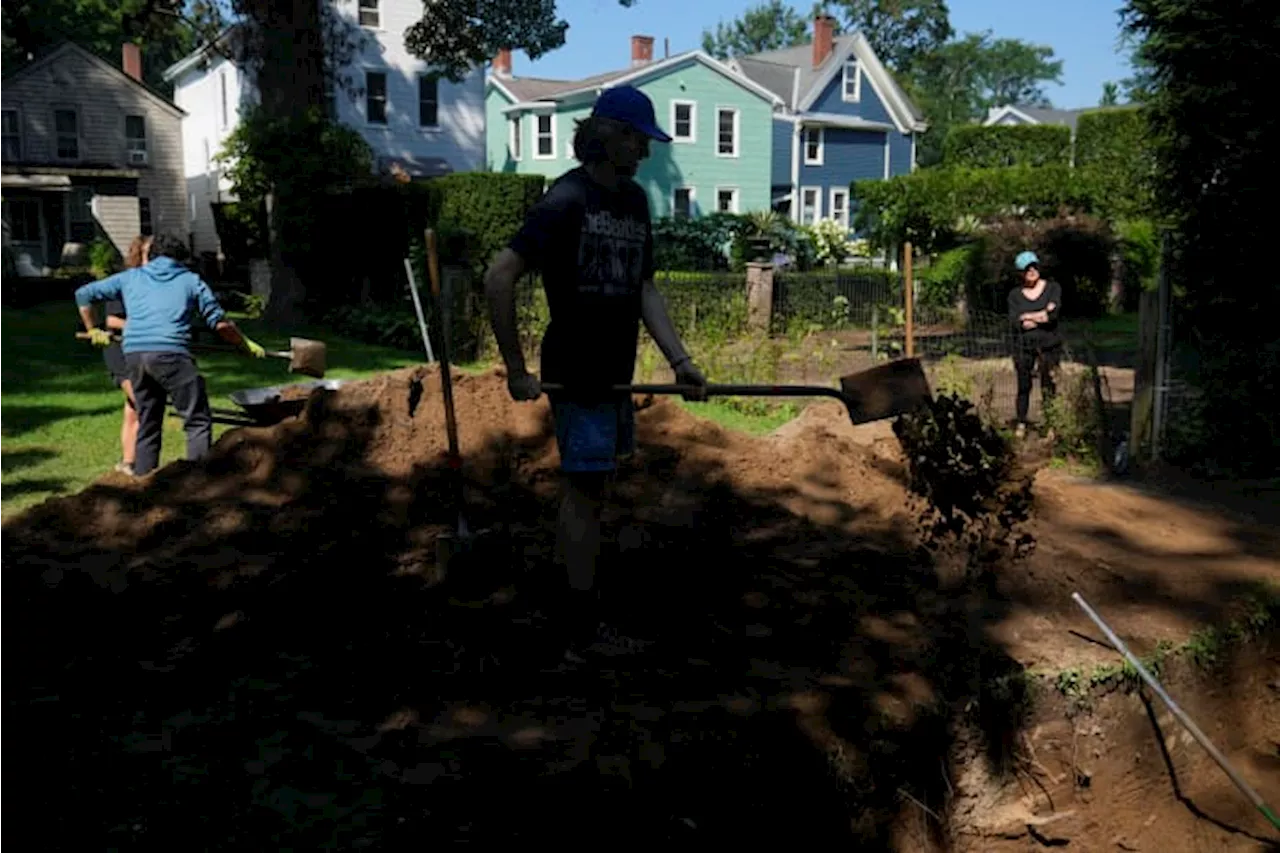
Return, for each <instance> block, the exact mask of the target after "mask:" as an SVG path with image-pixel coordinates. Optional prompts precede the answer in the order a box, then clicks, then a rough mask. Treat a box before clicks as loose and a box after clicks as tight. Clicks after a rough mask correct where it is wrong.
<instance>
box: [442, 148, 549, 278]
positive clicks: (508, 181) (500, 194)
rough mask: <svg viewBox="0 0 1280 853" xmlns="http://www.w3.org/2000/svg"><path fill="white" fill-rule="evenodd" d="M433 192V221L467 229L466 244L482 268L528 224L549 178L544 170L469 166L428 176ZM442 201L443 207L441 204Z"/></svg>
mask: <svg viewBox="0 0 1280 853" xmlns="http://www.w3.org/2000/svg"><path fill="white" fill-rule="evenodd" d="M427 186H429V187H430V188H431V191H432V193H433V194H434V193H439V200H438V202H436V200H435V199H432V200H431V201H432V208H433V209H432V210H431V212H432V213H435V215H434V216H431V221H432V222H434V223H436V226H437V229H442V228H445V226H446V225H447V226H450V227H451V228H452V229H454V233H455V234H458V235H459V236H462V235H465V237H466V243H465V249H466V251H467V253H468V254H469V255H470V257H471V262H472V264H473V265H474V266H475V267H477V268H478V269H481V270H482V269H483V268H484V267H485V266H487V265H488V263H489V261H490V260H492V259H493V256H494V255H496V254H497V253H498V251H499V250H501V249H502V248H503V247H504V246H506V245H507V243H509V242H510V241H511V238H512V237H514V236H515V234H516V232H517V231H519V230H520V226H521V225H523V224H524V218H525V215H526V214H527V213H528V211H529V208H531V207H533V205H534V203H535V202H536V201H537V200H538V199H539V198H540V197H541V196H542V193H543V190H544V188H545V186H546V179H545V178H544V177H543V176H541V175H511V174H504V173H500V172H464V173H461V174H457V175H446V176H444V177H441V178H435V179H433V180H432V181H430V182H428V184H427ZM437 203H438V205H439V206H438V207H435V205H436V204H437ZM445 230H448V229H445Z"/></svg>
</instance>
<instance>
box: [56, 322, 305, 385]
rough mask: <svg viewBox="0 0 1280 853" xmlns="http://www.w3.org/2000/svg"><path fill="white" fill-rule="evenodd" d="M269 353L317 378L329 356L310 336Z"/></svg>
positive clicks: (212, 348)
mask: <svg viewBox="0 0 1280 853" xmlns="http://www.w3.org/2000/svg"><path fill="white" fill-rule="evenodd" d="M76 337H77V338H80V339H81V340H88V339H89V333H88V332H76ZM111 340H113V341H118V340H120V336H119V335H112V336H111ZM190 348H191V349H193V350H195V351H197V352H228V353H243V352H244V350H242V349H240V348H238V347H233V346H229V345H228V346H220V345H218V344H191V345H190ZM267 355H268V356H270V357H271V358H282V359H284V360H285V361H287V362H289V372H290V373H301V374H303V375H304V376H314V377H315V378H317V379H323V378H324V371H325V367H326V362H327V358H328V348H327V347H326V346H325V344H324V341H313V340H311V339H310V338H290V339H289V349H287V350H267Z"/></svg>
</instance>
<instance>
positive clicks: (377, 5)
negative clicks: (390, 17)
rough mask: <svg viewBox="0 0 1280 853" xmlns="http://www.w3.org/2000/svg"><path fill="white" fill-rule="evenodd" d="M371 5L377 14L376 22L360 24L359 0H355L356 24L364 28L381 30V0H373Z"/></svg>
mask: <svg viewBox="0 0 1280 853" xmlns="http://www.w3.org/2000/svg"><path fill="white" fill-rule="evenodd" d="M373 6H374V12H375V13H376V14H377V16H378V22H377V23H376V24H362V23H360V0H356V26H358V27H360V28H361V29H365V30H374V31H381V30H382V0H373Z"/></svg>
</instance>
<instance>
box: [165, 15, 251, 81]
mask: <svg viewBox="0 0 1280 853" xmlns="http://www.w3.org/2000/svg"><path fill="white" fill-rule="evenodd" d="M238 29H239V25H238V24H231V25H230V26H227V27H224V28H223V30H222V32H220V33H218V35H217V36H216V37H215V38H214V39H213V41H207V42H205V43H204V44H202V45H200V46H199V47H198V48H196V49H195V50H193V51H191V52H190V53H188V54H187V55H186V56H184V57H182V58H181V59H179V60H178V61H177V62H175V63H173V64H172V65H170V66H169V67H168V68H166V69H165V70H164V73H163V74H162V75H161V76H162V77H164V80H165V82H166V83H168V82H170V81H172V80H173V79H174V78H175V77H178V76H179V75H181V74H185V73H186V72H187V71H190V70H191V69H192V68H194V67H195V66H196V65H198V64H199V63H200V62H201V61H203V60H204V59H206V58H207V57H208V56H209V54H211V53H215V52H217V51H219V50H220V45H224V44H226V43H227V41H228V40H229V39H230V38H231V36H232V35H233V34H234V33H235V32H236V31H237V30H238Z"/></svg>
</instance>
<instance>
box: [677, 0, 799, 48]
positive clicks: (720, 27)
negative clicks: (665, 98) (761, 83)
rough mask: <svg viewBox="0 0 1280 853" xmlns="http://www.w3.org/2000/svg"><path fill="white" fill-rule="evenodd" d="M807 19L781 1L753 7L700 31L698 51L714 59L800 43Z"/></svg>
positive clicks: (776, 0)
mask: <svg viewBox="0 0 1280 853" xmlns="http://www.w3.org/2000/svg"><path fill="white" fill-rule="evenodd" d="M810 21H811V17H810V18H806V17H804V16H802V15H801V14H800V13H799V12H797V11H796V10H795V9H794V8H792V7H791V6H788V5H787V4H785V3H783V2H782V0H769V2H767V3H761V4H760V5H759V6H753V7H751V8H750V9H747V10H746V11H745V12H743V13H742V17H740V18H737V19H736V20H733V21H730V22H728V23H726V22H724V21H721V22H720V23H718V24H716V28H715V31H714V32H713V31H711V30H709V29H708V30H703V31H702V49H703V50H704V51H706V52H707V53H709V54H711V55H712V56H714V57H715V58H716V59H729V58H730V57H732V56H747V55H749V54H752V53H760V52H762V51H766V50H778V49H779V48H784V47H793V46H794V45H798V44H804V43H805V42H806V41H808V39H809V24H810Z"/></svg>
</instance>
